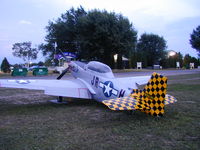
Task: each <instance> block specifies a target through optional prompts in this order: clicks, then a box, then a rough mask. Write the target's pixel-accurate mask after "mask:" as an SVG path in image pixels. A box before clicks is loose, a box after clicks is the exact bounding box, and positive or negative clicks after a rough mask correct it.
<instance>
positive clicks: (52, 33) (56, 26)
mask: <svg viewBox="0 0 200 150" xmlns="http://www.w3.org/2000/svg"><path fill="white" fill-rule="evenodd" d="M85 15H86V12H85V10H84V9H83V8H82V7H81V6H80V8H77V10H75V9H74V8H71V9H70V10H68V11H66V13H64V14H62V15H61V17H60V18H58V19H57V20H56V21H55V22H54V21H49V24H48V26H47V27H46V30H47V35H46V37H45V41H46V43H45V44H41V45H40V46H39V49H40V50H42V52H43V55H44V56H49V59H52V58H53V56H54V54H55V42H56V43H57V48H58V49H61V50H62V51H63V52H65V51H67V52H79V51H80V43H79V41H78V38H79V35H78V28H77V23H78V20H79V18H80V17H82V16H85Z"/></svg>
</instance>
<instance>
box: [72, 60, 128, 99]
mask: <svg viewBox="0 0 200 150" xmlns="http://www.w3.org/2000/svg"><path fill="white" fill-rule="evenodd" d="M95 63H97V64H95ZM95 65H105V64H102V63H99V62H93V64H91V66H95ZM69 66H70V70H71V73H72V75H73V77H75V78H76V79H79V80H80V81H82V82H83V83H84V84H85V85H86V86H87V88H88V89H89V91H90V93H91V95H92V98H93V99H95V100H97V101H102V100H107V99H113V98H117V97H124V96H128V95H129V94H130V93H131V90H132V89H130V88H129V87H128V86H127V85H125V84H123V83H121V82H119V81H118V80H116V78H115V77H114V75H113V73H112V71H108V72H105V73H104V72H101V70H100V71H97V68H98V67H101V66H95V67H97V68H94V67H93V68H91V67H90V63H88V64H85V65H83V66H80V65H79V64H77V63H76V62H70V64H69ZM103 67H104V66H103ZM105 67H108V66H107V65H105ZM95 69H96V70H95ZM110 70H111V69H110Z"/></svg>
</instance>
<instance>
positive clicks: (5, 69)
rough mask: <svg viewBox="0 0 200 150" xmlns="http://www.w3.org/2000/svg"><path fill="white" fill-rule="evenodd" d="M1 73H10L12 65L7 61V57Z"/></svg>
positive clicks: (3, 62)
mask: <svg viewBox="0 0 200 150" xmlns="http://www.w3.org/2000/svg"><path fill="white" fill-rule="evenodd" d="M1 71H3V72H5V73H10V64H9V62H8V60H7V59H6V57H5V58H4V59H3V61H2V63H1Z"/></svg>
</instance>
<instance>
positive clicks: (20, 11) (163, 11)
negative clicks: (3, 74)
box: [0, 0, 200, 64]
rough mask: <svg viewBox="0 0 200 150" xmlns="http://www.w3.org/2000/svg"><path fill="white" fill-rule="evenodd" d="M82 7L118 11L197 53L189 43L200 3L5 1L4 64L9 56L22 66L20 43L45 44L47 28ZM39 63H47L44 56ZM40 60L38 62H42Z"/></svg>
mask: <svg viewBox="0 0 200 150" xmlns="http://www.w3.org/2000/svg"><path fill="white" fill-rule="evenodd" d="M80 5H82V6H83V8H84V9H85V10H86V11H88V10H92V9H94V8H97V9H100V10H103V9H105V10H107V11H109V12H110V11H114V12H116V13H121V14H123V15H124V16H125V17H127V18H128V19H129V20H130V21H131V22H132V24H133V26H134V27H135V29H136V30H137V31H138V36H139V35H141V34H142V33H144V32H146V33H154V34H158V35H160V36H163V37H164V38H165V40H166V41H167V45H168V49H169V50H175V51H177V52H179V51H180V52H181V53H182V54H184V55H185V54H187V53H189V54H190V55H191V56H195V57H197V53H196V51H195V50H194V49H192V48H191V46H190V44H189V38H190V34H191V33H192V30H193V29H195V28H196V27H197V26H198V25H200V9H199V6H200V0H1V1H0V63H1V61H2V59H3V58H4V57H7V59H8V61H9V62H10V63H11V64H14V63H22V62H23V61H22V59H18V58H16V57H14V56H13V55H12V45H13V44H14V43H16V42H25V41H32V43H33V46H37V45H39V44H40V43H42V42H44V37H45V35H46V31H45V26H47V25H48V21H49V20H55V19H57V18H58V17H60V15H61V14H62V13H65V11H66V10H69V9H70V8H71V7H75V8H77V7H78V6H80ZM38 60H43V59H42V56H41V55H40V56H39V58H38ZM38 60H37V61H38Z"/></svg>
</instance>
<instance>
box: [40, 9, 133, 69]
mask: <svg viewBox="0 0 200 150" xmlns="http://www.w3.org/2000/svg"><path fill="white" fill-rule="evenodd" d="M46 29H47V33H48V34H47V36H46V37H45V39H46V42H47V43H46V44H41V45H40V47H39V48H40V49H41V50H42V51H43V54H44V55H48V56H50V58H51V59H52V58H53V54H54V52H55V48H54V43H55V41H56V42H57V45H58V46H57V48H59V49H61V50H62V51H69V52H75V53H76V54H78V56H79V57H78V58H79V59H85V60H99V61H102V62H104V63H106V64H108V65H110V66H114V58H113V55H114V54H118V61H117V62H118V67H119V68H122V55H124V56H126V57H128V56H129V54H130V51H131V50H132V49H133V48H134V46H135V43H136V39H137V32H136V31H135V30H134V28H133V27H132V24H131V23H130V22H129V20H128V19H127V18H125V17H123V16H122V15H120V14H115V13H108V12H107V11H105V10H104V11H99V10H92V11H89V12H85V10H84V9H83V8H82V7H80V8H77V10H75V9H74V8H71V9H70V10H68V11H67V12H66V13H65V14H62V15H61V17H60V18H58V19H57V21H56V22H49V25H48V26H47V28H46Z"/></svg>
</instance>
